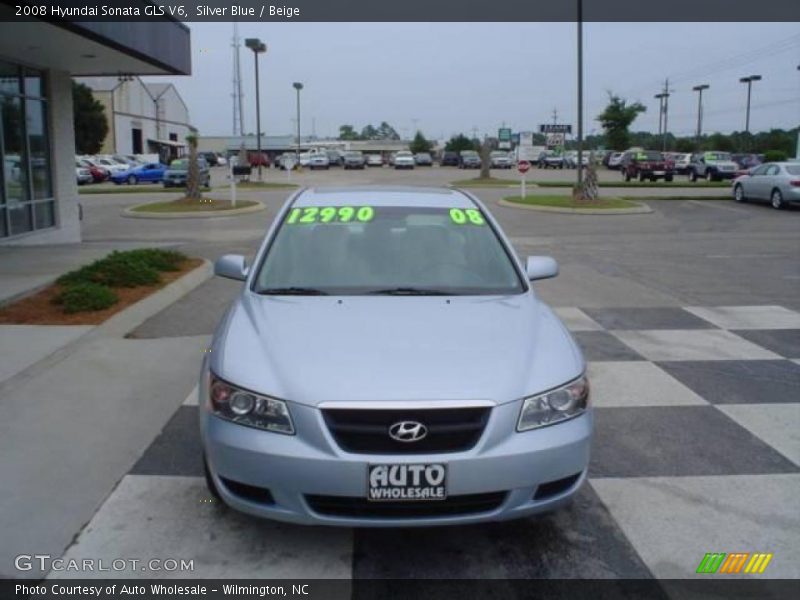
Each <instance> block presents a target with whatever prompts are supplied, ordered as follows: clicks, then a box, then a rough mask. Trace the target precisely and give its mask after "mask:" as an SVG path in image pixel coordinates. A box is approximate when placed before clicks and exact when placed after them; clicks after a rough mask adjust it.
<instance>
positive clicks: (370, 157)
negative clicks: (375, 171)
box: [367, 154, 383, 167]
mask: <svg viewBox="0 0 800 600" xmlns="http://www.w3.org/2000/svg"><path fill="white" fill-rule="evenodd" d="M367 166H368V167H382V166H383V156H381V155H380V154H367Z"/></svg>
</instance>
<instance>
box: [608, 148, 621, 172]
mask: <svg viewBox="0 0 800 600" xmlns="http://www.w3.org/2000/svg"><path fill="white" fill-rule="evenodd" d="M623 154H624V152H612V153H611V156H609V157H608V168H609V169H611V170H612V171H617V170H618V169H619V165H620V163H621V162H622V155H623Z"/></svg>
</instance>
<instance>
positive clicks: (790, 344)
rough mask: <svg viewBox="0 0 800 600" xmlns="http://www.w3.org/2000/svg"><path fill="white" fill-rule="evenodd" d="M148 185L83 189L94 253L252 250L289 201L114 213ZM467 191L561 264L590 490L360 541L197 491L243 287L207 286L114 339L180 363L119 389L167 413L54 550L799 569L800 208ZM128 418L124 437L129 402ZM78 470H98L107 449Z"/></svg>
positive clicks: (524, 251)
mask: <svg viewBox="0 0 800 600" xmlns="http://www.w3.org/2000/svg"><path fill="white" fill-rule="evenodd" d="M472 173H474V172H472ZM544 173H547V177H553V178H554V180H555V179H558V180H562V179H567V178H568V177H572V175H573V174H574V173H573V172H572V171H569V170H564V171H563V173H562V172H560V171H559V172H555V171H545V172H544ZM553 173H557V176H556V175H553ZM539 175H540V173H539V172H538V171H536V172H534V174H533V177H531V178H534V177H539ZM469 176H474V175H467V174H465V172H464V171H458V170H455V169H446V170H445V169H439V168H436V167H434V168H432V169H415V170H414V171H413V172H403V173H395V172H394V171H393V170H391V169H373V170H370V169H367V170H366V172H364V173H361V172H353V171H347V172H344V171H341V170H338V169H336V170H334V169H332V170H331V171H327V172H322V171H321V172H314V173H304V174H302V175H299V176H297V175H293V179H292V181H293V182H296V183H298V182H299V183H303V184H309V185H322V184H331V185H352V184H358V183H363V184H365V183H373V184H374V183H385V184H389V183H402V184H422V185H431V184H442V183H446V182H447V181H452V180H453V179H458V178H466V177H469ZM504 176H506V175H504ZM507 176H508V177H509V178H511V179H515V178H516V174H515V172H507ZM612 176H613V178H614V179H613V180H616V179H617V178H618V174H609V175H608V177H609V178H610V177H612ZM268 177H269V180H271V181H278V180H282V179H285V178H286V174H285V173H282V172H280V173H279V172H277V171H275V170H271V172H270V173H269V176H268ZM215 180H216V181H217V182H218V183H220V184H222V183H223V182H224V171H222V170H221V169H217V170H216V173H215ZM610 180H611V179H610ZM720 191H721V190H720V189H717V190H715V193H720ZM143 192H145V193H144V194H141V195H140V194H136V195H133V196H131V195H128V194H119V195H91V196H84V197H82V199H81V202H82V204H83V207H84V238H85V241H86V242H87V244H89V245H91V244H97V245H109V244H110V245H119V246H120V247H123V246H127V245H130V244H141V243H150V244H158V245H166V246H173V247H177V248H179V249H181V250H183V251H184V252H186V253H188V254H192V255H196V256H202V257H205V258H209V259H214V258H216V257H218V256H219V255H221V254H225V253H241V254H245V255H248V256H252V255H253V253H254V252H255V250H256V248H257V246H258V244H259V242H260V240H261V239H262V237H263V235H264V232H265V231H266V228H267V227H268V225H269V224H270V222H271V221H272V219H273V218H274V216H275V214H276V212H277V210H278V208H279V207H280V205H281V203H282V201H283V200H284V199H285V198H286V197H287V196H288V195H289V193H290V192H289V191H273V192H254V191H247V192H244V191H243V192H241V194H240V197H242V198H257V199H259V200H261V201H262V202H264V203H265V205H266V207H267V208H266V210H264V211H261V212H258V213H252V214H249V215H242V216H229V217H219V218H214V219H186V220H179V221H168V220H163V221H162V220H145V219H126V218H122V217H121V216H120V211H121V209H122V208H124V207H125V206H128V205H133V204H136V203H140V202H143V201H148V200H162V199H163V194H160V195H155V194H151V195H147V194H146V188H143ZM625 192H626V195H633V194H632V193H629V192H633V190H625ZM473 193H475V194H476V195H477V196H478V197H480V198H481V199H482V200H483V201H484V202H485V204H486V205H487V207H488V208H489V210H491V211H492V213H493V214H494V215H495V216H496V217H497V218H498V220H499V221H500V222H501V224H502V226H503V227H504V228H505V231H506V233H507V234H508V235H509V236H510V237H511V238H512V243H513V244H514V246H515V249H516V250H517V252H518V253H519V254H520V255H521V256H523V257H524V256H526V255H530V254H547V255H552V256H554V257H555V258H556V259H557V260H558V261H559V264H560V266H561V275H560V276H559V277H558V278H556V279H554V280H551V281H545V282H541V283H539V284H537V286H536V288H537V291H538V293H539V294H540V295H541V296H542V297H543V298H544V299H545V300H546V301H547V302H548V303H550V304H551V305H552V306H553V307H555V308H556V309H557V312H558V313H559V314H560V315H561V316H562V318H563V320H564V321H565V323H566V324H567V326H568V327H569V328H570V329H571V330H572V331H573V332H574V334H575V337H576V339H577V340H578V342H579V343H580V345H581V346H582V347H583V349H584V352H585V355H586V358H587V360H588V361H589V365H590V366H589V371H590V375H591V378H592V383H593V392H594V400H593V401H594V404H595V407H596V430H595V440H594V444H593V456H592V461H591V466H590V474H589V479H588V483H587V484H586V485H585V486H584V487H583V489H582V491H581V492H580V494H579V496H578V498H577V500H576V501H575V503H574V504H573V505H572V506H571V507H570V508H568V509H566V510H562V511H560V512H558V513H555V514H552V515H548V516H545V517H541V518H536V519H528V520H524V521H521V522H510V523H501V524H493V525H482V526H473V527H457V528H447V529H431V530H353V529H324V528H309V527H298V526H292V525H284V524H277V523H271V522H262V521H258V520H255V519H253V518H250V517H247V516H244V515H240V514H237V513H235V512H233V511H231V510H228V509H226V508H225V507H223V506H220V505H218V504H216V503H214V502H213V501H211V499H210V497H209V494H208V493H207V491H206V488H205V485H204V482H203V479H202V465H201V462H200V454H199V439H198V435H197V431H196V411H197V407H196V404H197V396H196V390H195V378H196V376H197V371H198V369H199V364H200V360H201V357H202V354H203V352H204V351H205V348H206V346H207V343H208V340H209V339H210V335H211V333H212V331H213V328H214V326H215V324H216V322H217V320H218V319H219V318H220V316H221V314H222V312H223V311H224V310H225V307H226V306H227V304H228V303H229V302H230V300H231V299H232V298H233V296H234V295H235V294H236V293H237V290H238V284H236V283H233V282H230V281H226V280H220V279H211V280H209V281H207V282H206V283H204V284H202V285H201V286H200V287H198V288H196V289H195V290H194V291H192V292H190V293H189V294H188V295H186V296H184V297H183V298H181V299H180V300H178V301H177V302H176V303H175V304H173V305H172V306H169V307H168V308H166V309H165V310H164V311H162V312H161V313H159V314H157V315H156V316H154V317H152V318H151V319H149V320H148V321H146V322H145V323H143V324H142V325H141V326H139V327H137V328H136V329H135V330H134V331H131V332H129V334H128V336H127V339H125V340H122V341H121V344H129V345H130V347H131V348H136V352H134V353H133V354H130V353H128V354H125V356H128V357H130V361H131V362H130V363H129V364H128V365H126V367H125V368H127V369H133V370H135V369H136V368H137V364H139V363H137V361H140V360H142V359H141V354H142V353H148V352H151V351H153V349H155V348H158V347H164V348H168V352H169V353H170V354H171V355H172V356H174V357H175V360H174V362H173V363H172V364H169V363H164V362H162V363H161V364H159V363H157V362H155V364H151V363H152V362H154V361H151V363H148V366H147V369H148V371H147V372H142V373H140V375H139V377H137V378H133V379H131V383H130V386H131V389H130V390H128V392H127V393H129V394H130V395H131V396H132V397H134V398H136V397H143V398H144V397H148V398H156V399H157V401H158V402H161V403H163V405H164V406H165V407H168V408H165V409H164V410H163V411H162V412H163V414H164V415H168V416H167V417H166V418H164V419H163V428H162V430H161V432H160V433H159V434H158V435H157V436H156V437H155V438H152V439H147V440H144V442H143V444H142V448H143V452H138V453H135V454H136V455H135V456H133V455H131V457H130V461H129V463H130V466H129V468H128V469H127V470H124V471H122V472H119V473H117V474H116V479H115V480H116V482H117V484H116V486H115V487H114V488H113V490H111V491H110V494H107V495H105V496H104V497H102V498H99V499H98V501H97V506H96V508H97V510H96V511H95V512H94V514H93V516H91V518H90V519H89V520H88V523H86V525H85V527H83V528H82V529H81V530H80V531H78V530H75V531H74V532H72V533H73V534H74V536H75V537H74V541H73V542H72V543H71V544H70V545H69V547H68V548H67V549H66V552H65V557H66V558H85V557H98V558H99V557H127V558H141V559H143V560H144V559H147V558H150V557H153V556H169V557H173V558H179V559H192V560H194V572H193V573H190V574H188V575H191V576H195V577H242V578H247V577H263V578H281V577H287V578H292V577H299V578H337V579H339V578H340V579H349V578H355V579H358V578H522V579H527V578H652V577H655V578H659V579H665V578H685V577H692V576H694V575H695V570H696V568H697V566H698V564H699V563H700V561H701V559H702V558H703V556H704V554H705V553H707V552H769V553H773V554H774V556H773V558H772V561H771V563H770V565H769V568H768V569H767V570H766V571H765V572H764V573H763V575H761V576H762V577H770V578H799V577H800V567H799V566H798V564H799V563H798V561H797V556H798V552H800V516H799V515H798V511H797V498H798V497H800V434H798V432H799V431H800V403H798V399H800V294H798V289H799V287H800V265H798V261H797V255H798V250H800V242H799V241H798V235H797V231H798V224H800V221H798V219H800V210H796V209H795V210H787V211H775V210H773V209H771V208H769V207H768V206H759V205H752V204H742V205H740V204H735V203H733V202H731V201H717V200H698V199H687V200H658V199H657V195H658V193H659V192H658V191H655V190H641V191H636V195H640V196H642V197H644V198H646V201H647V203H648V204H649V205H650V206H651V208H653V210H654V212H652V213H650V214H635V215H622V216H618V217H611V216H588V215H564V214H545V213H540V212H533V211H525V210H520V209H514V208H508V207H504V206H500V205H499V204H498V203H497V201H498V200H499V199H500V198H502V196H504V195H508V193H509V192H508V190H504V189H485V190H484V189H477V190H474V191H473ZM695 193H696V194H700V195H702V194H703V193H706V190H699V191H695ZM121 368H122V367H121ZM127 418H128V419H130V422H129V423H128V424H127V426H129V427H135V426H136V419H137V416H136V411H131V414H129V415H128V416H127ZM106 443H108V444H113V443H114V441H113V436H112V435H111V434H109V435H108V439H107V441H106ZM88 460H90V461H99V462H102V461H103V460H104V459H103V456H102V452H99V453H96V454H93V455H92V457H91V459H87V461H88ZM87 468H92V467H91V465H89V466H87ZM98 468H102V465H101V466H100V467H98ZM109 476H110V475H109ZM20 535H21V534H20ZM10 539H12V540H14V539H16V538H13V537H12V538H10ZM578 566H579V567H578ZM82 575H85V574H82ZM137 575H139V573H137V572H135V571H130V570H128V571H119V572H113V573H104V574H102V576H103V577H108V576H113V577H135V576H137ZM147 575H148V576H156V577H180V576H186V575H187V573H180V572H158V573H148V574H147ZM50 576H51V577H65V576H67V577H69V576H75V575H74V574H70V573H50Z"/></svg>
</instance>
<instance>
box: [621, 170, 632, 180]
mask: <svg viewBox="0 0 800 600" xmlns="http://www.w3.org/2000/svg"><path fill="white" fill-rule="evenodd" d="M622 178H623V179H624V180H625V181H630V180H631V174H630V173H629V172H628V169H625V170H624V171H623V172H622Z"/></svg>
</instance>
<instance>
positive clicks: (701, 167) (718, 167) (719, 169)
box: [689, 152, 739, 181]
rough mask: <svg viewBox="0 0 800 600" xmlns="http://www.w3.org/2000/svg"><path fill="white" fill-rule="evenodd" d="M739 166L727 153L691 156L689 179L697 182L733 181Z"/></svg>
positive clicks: (707, 153) (706, 153)
mask: <svg viewBox="0 0 800 600" xmlns="http://www.w3.org/2000/svg"><path fill="white" fill-rule="evenodd" d="M738 171H739V165H737V164H736V163H735V162H733V159H732V158H731V155H730V153H729V152H701V153H698V154H693V155H692V159H691V161H690V162H689V179H690V180H691V181H697V180H698V179H705V180H706V181H721V180H723V179H733V178H734V177H736V174H737V172H738Z"/></svg>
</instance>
